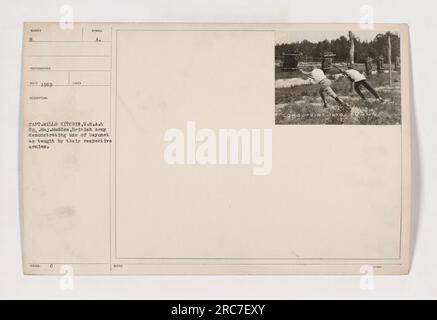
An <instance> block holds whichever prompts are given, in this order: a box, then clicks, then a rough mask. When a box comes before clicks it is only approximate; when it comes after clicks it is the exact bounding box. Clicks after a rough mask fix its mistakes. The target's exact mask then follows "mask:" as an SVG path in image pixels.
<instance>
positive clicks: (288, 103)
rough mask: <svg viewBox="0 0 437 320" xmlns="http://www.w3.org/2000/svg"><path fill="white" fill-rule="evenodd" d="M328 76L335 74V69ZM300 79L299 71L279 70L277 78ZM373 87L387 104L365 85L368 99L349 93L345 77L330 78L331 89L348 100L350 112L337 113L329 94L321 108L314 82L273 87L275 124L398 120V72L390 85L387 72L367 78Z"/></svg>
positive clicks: (374, 123)
mask: <svg viewBox="0 0 437 320" xmlns="http://www.w3.org/2000/svg"><path fill="white" fill-rule="evenodd" d="M330 76H335V74H334V72H332V73H331V75H330ZM290 78H303V77H302V74H301V73H300V72H299V71H292V72H283V71H278V72H277V76H276V79H290ZM368 80H369V81H370V83H371V84H372V86H373V87H374V88H375V89H376V90H377V91H378V93H379V94H380V96H381V97H382V98H384V99H385V100H386V103H380V102H378V101H376V99H375V98H374V97H373V96H372V95H371V94H370V92H368V91H367V90H366V89H365V88H363V89H362V91H363V93H364V94H365V96H366V97H367V98H368V101H363V100H362V99H361V98H360V97H359V96H358V94H356V93H351V82H350V81H349V80H348V79H346V78H339V79H337V80H333V85H332V88H333V89H334V91H335V92H336V93H337V94H338V95H339V96H340V97H341V98H342V99H343V101H345V102H347V103H348V104H349V105H350V106H351V108H352V111H351V113H350V114H344V115H343V114H342V113H340V112H339V107H338V104H337V102H336V101H335V100H334V99H332V98H330V97H328V103H329V106H330V107H329V108H323V103H322V99H321V98H320V95H319V90H320V87H319V85H316V84H308V85H301V86H296V87H291V88H290V87H285V88H276V89H275V93H276V96H275V97H276V98H275V100H276V108H275V114H276V124H371V125H386V124H400V123H401V90H400V74H399V73H397V72H394V73H393V85H392V86H391V87H390V86H389V75H388V74H380V75H372V76H370V77H368Z"/></svg>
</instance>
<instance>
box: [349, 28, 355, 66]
mask: <svg viewBox="0 0 437 320" xmlns="http://www.w3.org/2000/svg"><path fill="white" fill-rule="evenodd" d="M349 44H350V46H349V62H350V63H351V64H354V63H355V35H354V34H353V33H352V31H349Z"/></svg>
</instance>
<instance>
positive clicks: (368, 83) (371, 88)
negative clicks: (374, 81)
mask: <svg viewBox="0 0 437 320" xmlns="http://www.w3.org/2000/svg"><path fill="white" fill-rule="evenodd" d="M363 86H364V87H366V89H367V90H369V92H370V93H371V94H373V95H374V96H375V98H376V99H378V100H382V98H381V97H380V96H379V94H378V92H376V90H375V89H374V88H373V87H372V85H371V84H370V82H369V81H367V80H364V81H363Z"/></svg>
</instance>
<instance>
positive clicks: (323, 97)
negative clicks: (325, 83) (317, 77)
mask: <svg viewBox="0 0 437 320" xmlns="http://www.w3.org/2000/svg"><path fill="white" fill-rule="evenodd" d="M319 94H320V96H321V97H322V101H323V108H327V107H328V103H327V102H326V96H325V90H324V89H323V88H321V89H320V91H319Z"/></svg>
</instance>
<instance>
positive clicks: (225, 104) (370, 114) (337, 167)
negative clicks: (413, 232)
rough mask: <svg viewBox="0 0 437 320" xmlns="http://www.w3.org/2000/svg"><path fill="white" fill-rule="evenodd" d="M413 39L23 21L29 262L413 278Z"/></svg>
mask: <svg viewBox="0 0 437 320" xmlns="http://www.w3.org/2000/svg"><path fill="white" fill-rule="evenodd" d="M408 48H409V34H408V28H407V26H405V25H375V26H373V29H364V28H362V27H360V26H359V25H346V24H167V23H157V24H151V23H150V24H148V23H139V24H120V23H77V24H74V25H59V24H57V23H26V24H25V27H24V53H23V55H24V57H23V84H22V87H23V93H22V114H23V126H22V157H23V158H22V161H23V164H22V167H23V168H22V169H23V170H22V218H23V229H22V237H23V259H24V271H25V273H26V274H38V275H45V274H51V275H57V274H59V273H60V272H61V273H62V272H74V274H82V275H91V274H115V275H131V274H360V273H368V272H371V271H372V270H373V272H375V273H376V274H406V273H408V271H409V266H410V251H409V241H410V111H409V99H410V95H409V88H410V86H409V76H410V61H409V50H408ZM370 59H373V60H372V61H371V60H370ZM351 60H353V61H352V62H354V63H355V64H354V65H349V67H350V69H348V64H350V63H351ZM337 67H338V68H340V69H336V68H337ZM351 70H353V71H351ZM363 72H365V73H366V75H363ZM360 94H362V95H363V96H360ZM364 98H365V99H366V100H364ZM378 99H379V100H378ZM324 101H325V102H326V105H325V103H324Z"/></svg>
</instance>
